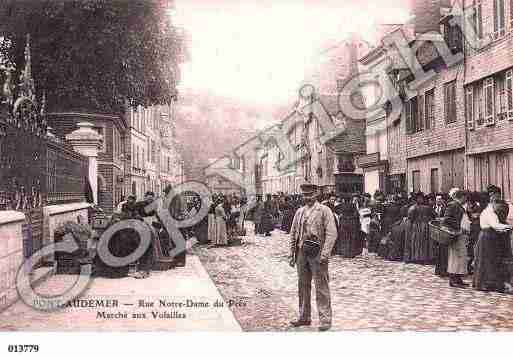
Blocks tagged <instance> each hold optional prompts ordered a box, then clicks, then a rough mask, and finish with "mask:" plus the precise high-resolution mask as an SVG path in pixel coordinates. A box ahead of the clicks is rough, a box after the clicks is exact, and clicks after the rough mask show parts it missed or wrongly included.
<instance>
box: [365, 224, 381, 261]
mask: <svg viewBox="0 0 513 359" xmlns="http://www.w3.org/2000/svg"><path fill="white" fill-rule="evenodd" d="M380 241H381V231H380V230H379V223H377V222H376V221H374V220H373V221H371V223H370V225H369V234H368V235H367V250H368V251H369V253H378V247H379V242H380Z"/></svg>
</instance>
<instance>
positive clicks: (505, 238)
mask: <svg viewBox="0 0 513 359" xmlns="http://www.w3.org/2000/svg"><path fill="white" fill-rule="evenodd" d="M508 211H509V207H508V205H507V204H506V203H505V202H504V201H502V200H493V201H492V202H491V203H490V204H489V205H488V206H487V207H486V208H485V209H484V210H483V212H482V213H481V216H480V218H479V222H480V225H481V232H480V233H479V239H478V240H477V243H476V247H475V259H474V278H473V282H472V285H473V287H474V288H475V289H477V290H481V291H497V292H501V293H508V294H511V293H509V292H507V289H506V288H505V282H507V279H508V278H506V268H505V266H504V259H505V258H509V257H511V241H510V233H511V229H512V227H511V226H510V225H509V224H506V218H507V216H508Z"/></svg>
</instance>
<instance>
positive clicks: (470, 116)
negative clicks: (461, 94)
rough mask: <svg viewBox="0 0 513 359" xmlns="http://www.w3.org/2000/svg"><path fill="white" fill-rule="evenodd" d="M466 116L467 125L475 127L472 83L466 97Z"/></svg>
mask: <svg viewBox="0 0 513 359" xmlns="http://www.w3.org/2000/svg"><path fill="white" fill-rule="evenodd" d="M465 109H466V111H465V117H466V120H467V127H468V128H469V129H471V130H472V129H474V89H473V87H472V85H470V86H468V87H467V90H466V97H465Z"/></svg>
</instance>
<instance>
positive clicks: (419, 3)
mask: <svg viewBox="0 0 513 359" xmlns="http://www.w3.org/2000/svg"><path fill="white" fill-rule="evenodd" d="M447 2H448V0H411V2H410V9H411V12H412V14H413V16H414V19H413V24H414V26H415V33H416V34H423V33H426V32H428V31H436V32H440V18H441V15H440V9H441V8H442V7H443V6H445V5H446V3H447ZM449 2H450V1H449Z"/></svg>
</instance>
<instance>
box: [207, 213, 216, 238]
mask: <svg viewBox="0 0 513 359" xmlns="http://www.w3.org/2000/svg"><path fill="white" fill-rule="evenodd" d="M216 238H217V224H216V216H215V214H209V215H208V240H209V241H210V242H211V243H216V242H217V239H216Z"/></svg>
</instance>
